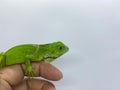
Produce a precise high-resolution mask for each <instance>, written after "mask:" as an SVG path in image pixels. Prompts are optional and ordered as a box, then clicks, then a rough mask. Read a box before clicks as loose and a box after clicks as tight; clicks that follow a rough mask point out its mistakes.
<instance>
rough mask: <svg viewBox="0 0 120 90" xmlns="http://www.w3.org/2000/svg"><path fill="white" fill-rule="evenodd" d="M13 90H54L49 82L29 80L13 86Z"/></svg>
mask: <svg viewBox="0 0 120 90" xmlns="http://www.w3.org/2000/svg"><path fill="white" fill-rule="evenodd" d="M27 84H28V85H27ZM13 90H55V87H54V85H53V84H52V83H50V82H47V81H44V80H37V79H31V80H24V81H23V82H21V83H20V84H18V85H16V86H14V87H13Z"/></svg>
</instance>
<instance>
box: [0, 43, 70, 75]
mask: <svg viewBox="0 0 120 90" xmlns="http://www.w3.org/2000/svg"><path fill="white" fill-rule="evenodd" d="M67 51H68V47H67V46H66V45H64V44H63V43H62V42H53V43H49V44H40V45H39V44H23V45H18V46H15V47H12V48H11V49H9V50H8V51H6V52H5V53H3V52H2V53H0V67H1V68H3V67H5V66H8V65H13V64H25V66H26V74H27V75H28V76H33V74H34V72H33V68H32V66H31V65H30V63H31V62H34V61H46V62H51V61H54V60H55V59H56V58H58V57H59V56H61V55H63V54H64V53H66V52H67Z"/></svg>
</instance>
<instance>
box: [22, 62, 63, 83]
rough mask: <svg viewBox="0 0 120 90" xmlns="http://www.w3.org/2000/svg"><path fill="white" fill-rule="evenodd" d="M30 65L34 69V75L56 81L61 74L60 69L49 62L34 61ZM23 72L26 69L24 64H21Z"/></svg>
mask: <svg viewBox="0 0 120 90" xmlns="http://www.w3.org/2000/svg"><path fill="white" fill-rule="evenodd" d="M32 67H33V69H34V71H35V76H36V77H39V76H41V77H43V78H46V79H49V80H53V81H57V80H60V79H61V78H62V77H63V75H62V73H61V71H60V70H58V69H57V68H56V67H54V66H53V65H51V64H49V63H45V62H43V61H42V62H39V63H38V62H34V63H32ZM23 70H24V72H25V71H26V69H25V66H24V65H23Z"/></svg>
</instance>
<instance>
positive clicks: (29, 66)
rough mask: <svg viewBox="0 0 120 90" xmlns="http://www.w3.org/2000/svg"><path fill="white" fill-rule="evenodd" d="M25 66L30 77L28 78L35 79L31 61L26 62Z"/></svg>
mask: <svg viewBox="0 0 120 90" xmlns="http://www.w3.org/2000/svg"><path fill="white" fill-rule="evenodd" d="M25 66H26V75H28V77H33V76H34V70H33V67H32V66H31V63H30V59H26V60H25Z"/></svg>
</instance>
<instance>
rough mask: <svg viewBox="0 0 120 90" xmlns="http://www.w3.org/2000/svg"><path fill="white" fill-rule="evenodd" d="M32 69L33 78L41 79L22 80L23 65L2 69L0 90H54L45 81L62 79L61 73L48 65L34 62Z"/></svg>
mask: <svg viewBox="0 0 120 90" xmlns="http://www.w3.org/2000/svg"><path fill="white" fill-rule="evenodd" d="M32 67H33V69H34V71H35V77H39V76H40V77H43V78H45V79H46V80H42V79H30V80H29V79H24V76H25V71H26V68H25V65H24V64H22V65H20V64H18V65H11V66H8V67H4V68H3V69H2V70H1V72H2V74H0V90H55V87H54V85H53V84H52V83H51V82H48V81H47V80H52V81H57V80H60V79H61V78H62V73H61V72H60V71H59V70H58V69H57V68H55V67H54V66H52V65H51V64H49V63H45V62H43V61H42V62H39V63H38V62H34V63H32Z"/></svg>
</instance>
